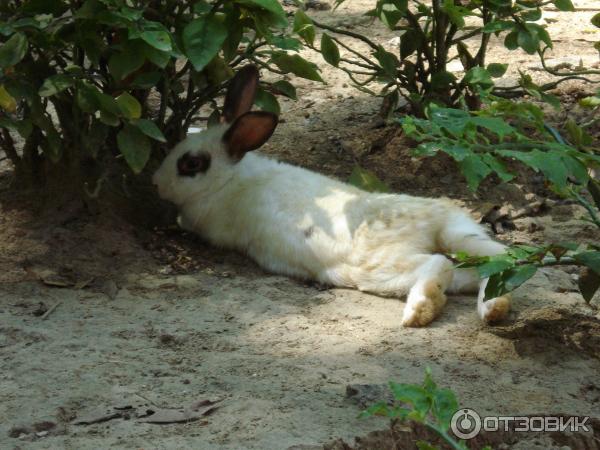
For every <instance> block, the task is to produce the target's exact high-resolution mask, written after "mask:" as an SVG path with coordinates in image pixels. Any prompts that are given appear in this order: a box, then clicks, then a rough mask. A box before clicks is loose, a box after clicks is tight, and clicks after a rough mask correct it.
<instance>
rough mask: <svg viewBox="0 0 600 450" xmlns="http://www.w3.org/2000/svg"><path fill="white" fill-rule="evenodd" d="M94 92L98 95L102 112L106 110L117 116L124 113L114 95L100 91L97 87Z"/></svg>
mask: <svg viewBox="0 0 600 450" xmlns="http://www.w3.org/2000/svg"><path fill="white" fill-rule="evenodd" d="M94 94H95V95H96V99H97V100H98V106H99V109H100V112H104V113H107V114H110V115H113V116H117V117H119V116H121V115H123V112H122V111H121V108H120V107H119V104H118V103H117V101H116V100H115V99H114V98H113V97H111V96H110V95H108V94H105V93H103V92H100V91H99V90H97V89H96V90H95V91H94Z"/></svg>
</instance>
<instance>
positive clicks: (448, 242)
mask: <svg viewBox="0 0 600 450" xmlns="http://www.w3.org/2000/svg"><path fill="white" fill-rule="evenodd" d="M440 240H441V243H442V246H443V247H444V249H445V250H447V251H451V252H458V251H462V252H466V253H468V254H470V255H474V256H493V255H498V254H501V253H504V251H505V249H506V247H505V246H504V245H503V244H501V243H499V242H496V241H494V240H492V239H491V238H490V237H488V235H487V234H486V233H485V231H484V230H483V228H482V227H481V226H479V225H477V224H476V223H475V222H474V221H473V220H472V219H471V218H469V217H467V216H466V215H465V214H463V213H460V214H455V215H454V216H451V217H450V219H449V220H448V222H447V224H446V226H445V228H444V230H443V231H442V233H441V236H440ZM478 278H479V276H478V274H477V271H476V270H475V269H457V270H456V273H455V280H454V282H453V283H452V286H451V288H450V291H451V292H469V291H471V290H475V291H476V292H477V291H479V294H478V296H477V313H478V315H479V317H480V318H481V320H483V321H484V322H487V323H493V322H498V321H500V320H502V319H504V318H505V317H506V316H507V315H508V313H509V311H510V302H511V299H510V295H509V294H506V295H503V296H501V297H496V298H492V299H490V300H487V301H484V297H485V288H486V286H487V283H488V278H485V279H483V280H479V281H477V280H478ZM475 282H478V284H479V286H478V288H477V289H473V288H474V287H475V286H473V284H474V283H475Z"/></svg>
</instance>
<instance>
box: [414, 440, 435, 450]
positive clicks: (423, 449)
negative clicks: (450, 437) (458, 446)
mask: <svg viewBox="0 0 600 450" xmlns="http://www.w3.org/2000/svg"><path fill="white" fill-rule="evenodd" d="M415 444H416V445H417V448H418V449H419V450H438V448H437V447H434V446H433V445H431V444H429V443H427V442H425V441H417V442H415Z"/></svg>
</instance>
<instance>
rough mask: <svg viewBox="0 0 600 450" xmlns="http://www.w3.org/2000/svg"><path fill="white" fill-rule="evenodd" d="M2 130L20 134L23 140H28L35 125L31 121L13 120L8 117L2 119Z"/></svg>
mask: <svg viewBox="0 0 600 450" xmlns="http://www.w3.org/2000/svg"><path fill="white" fill-rule="evenodd" d="M0 128H8V129H9V130H14V131H16V132H18V133H19V134H20V135H21V137H22V138H23V139H27V138H28V137H29V136H30V135H31V132H32V131H33V124H32V123H31V120H29V119H23V120H12V119H9V118H8V117H0Z"/></svg>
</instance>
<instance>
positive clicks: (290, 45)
mask: <svg viewBox="0 0 600 450" xmlns="http://www.w3.org/2000/svg"><path fill="white" fill-rule="evenodd" d="M271 43H272V44H273V45H274V46H275V47H277V48H280V49H282V50H294V51H296V52H297V51H299V50H300V49H301V48H302V42H301V41H300V40H298V39H296V38H291V37H286V36H273V37H272V38H271Z"/></svg>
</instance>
